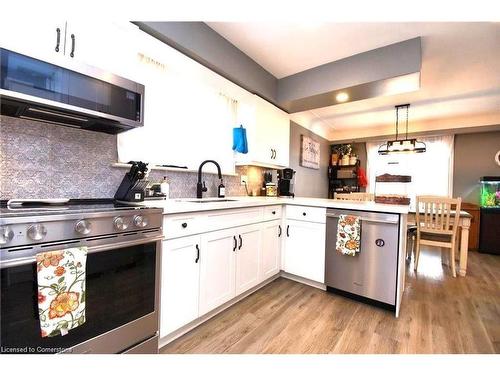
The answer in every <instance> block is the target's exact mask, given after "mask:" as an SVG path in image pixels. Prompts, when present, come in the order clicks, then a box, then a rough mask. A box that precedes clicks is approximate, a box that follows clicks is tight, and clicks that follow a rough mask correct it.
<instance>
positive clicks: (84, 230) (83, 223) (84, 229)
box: [75, 219, 92, 234]
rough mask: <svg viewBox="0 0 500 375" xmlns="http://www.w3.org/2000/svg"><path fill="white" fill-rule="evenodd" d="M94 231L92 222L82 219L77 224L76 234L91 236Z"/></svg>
mask: <svg viewBox="0 0 500 375" xmlns="http://www.w3.org/2000/svg"><path fill="white" fill-rule="evenodd" d="M91 231H92V224H91V223H90V221H88V220H85V219H82V220H78V221H77V222H76V224H75V232H76V233H79V234H89V233H90V232H91Z"/></svg>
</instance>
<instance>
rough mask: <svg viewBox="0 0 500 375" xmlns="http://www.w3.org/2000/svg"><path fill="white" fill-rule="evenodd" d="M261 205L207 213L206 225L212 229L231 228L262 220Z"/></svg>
mask: <svg viewBox="0 0 500 375" xmlns="http://www.w3.org/2000/svg"><path fill="white" fill-rule="evenodd" d="M262 211H263V210H262V207H252V208H240V209H230V210H220V211H210V212H208V213H207V217H206V225H207V227H208V228H210V231H212V230H218V229H223V228H232V227H237V226H240V225H247V224H253V223H259V222H261V221H262Z"/></svg>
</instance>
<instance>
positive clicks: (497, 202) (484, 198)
mask: <svg viewBox="0 0 500 375" xmlns="http://www.w3.org/2000/svg"><path fill="white" fill-rule="evenodd" d="M479 182H480V184H481V208H480V212H481V213H480V215H481V217H480V220H479V222H480V226H479V252H481V253H489V254H497V255H498V254H500V231H498V228H500V176H485V177H481V179H480V181H479Z"/></svg>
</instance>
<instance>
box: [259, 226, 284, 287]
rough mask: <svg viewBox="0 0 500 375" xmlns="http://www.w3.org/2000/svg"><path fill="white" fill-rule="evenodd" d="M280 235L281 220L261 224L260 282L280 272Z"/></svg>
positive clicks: (281, 233)
mask: <svg viewBox="0 0 500 375" xmlns="http://www.w3.org/2000/svg"><path fill="white" fill-rule="evenodd" d="M282 235H283V228H282V227H281V220H273V221H268V222H265V223H262V239H261V240H262V246H261V249H262V250H261V253H262V254H261V259H262V260H261V276H260V279H261V280H265V279H268V278H269V277H271V276H274V275H276V274H277V273H279V272H280V266H281V259H280V258H281V257H280V254H281V236H282Z"/></svg>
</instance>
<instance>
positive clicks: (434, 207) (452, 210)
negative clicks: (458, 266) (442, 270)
mask: <svg viewBox="0 0 500 375" xmlns="http://www.w3.org/2000/svg"><path fill="white" fill-rule="evenodd" d="M461 205H462V198H448V197H440V196H417V204H416V215H415V218H416V224H417V241H416V249H415V272H416V271H417V267H418V258H419V256H420V247H421V246H422V245H427V246H434V247H440V248H443V247H444V248H448V249H450V263H451V272H452V274H453V277H456V272H455V248H456V245H457V243H458V241H457V233H458V221H459V218H460V207H461Z"/></svg>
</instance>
